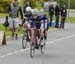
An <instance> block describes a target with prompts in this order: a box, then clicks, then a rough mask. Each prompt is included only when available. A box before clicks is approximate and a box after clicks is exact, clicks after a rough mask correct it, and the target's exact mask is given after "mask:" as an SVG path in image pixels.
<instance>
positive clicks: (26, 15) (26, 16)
mask: <svg viewBox="0 0 75 64" xmlns="http://www.w3.org/2000/svg"><path fill="white" fill-rule="evenodd" d="M31 16H32V9H31V7H26V13H25V14H24V19H23V22H22V25H23V24H24V23H25V21H27V22H28V21H29V18H30V17H31Z"/></svg>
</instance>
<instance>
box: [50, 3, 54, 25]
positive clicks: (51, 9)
mask: <svg viewBox="0 0 75 64" xmlns="http://www.w3.org/2000/svg"><path fill="white" fill-rule="evenodd" d="M53 15H54V7H53V5H52V4H51V5H50V6H49V16H50V26H52V20H53Z"/></svg>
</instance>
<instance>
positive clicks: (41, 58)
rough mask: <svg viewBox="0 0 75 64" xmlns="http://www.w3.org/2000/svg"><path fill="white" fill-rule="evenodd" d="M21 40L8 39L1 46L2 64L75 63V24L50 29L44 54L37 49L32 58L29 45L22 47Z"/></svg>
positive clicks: (0, 62) (0, 59) (0, 60)
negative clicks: (4, 44) (61, 28)
mask: <svg viewBox="0 0 75 64" xmlns="http://www.w3.org/2000/svg"><path fill="white" fill-rule="evenodd" d="M21 40H22V39H21V38H20V39H18V40H8V41H7V45H6V46H0V64H75V24H66V27H65V29H64V30H60V29H58V30H52V31H50V30H49V31H48V40H47V43H46V47H45V52H44V54H41V52H40V50H36V51H35V55H34V58H30V55H29V53H30V51H29V47H27V48H26V49H22V44H21Z"/></svg>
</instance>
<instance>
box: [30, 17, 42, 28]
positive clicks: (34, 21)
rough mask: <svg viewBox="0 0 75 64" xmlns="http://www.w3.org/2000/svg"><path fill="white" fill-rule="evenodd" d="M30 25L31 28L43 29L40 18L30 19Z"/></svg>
mask: <svg viewBox="0 0 75 64" xmlns="http://www.w3.org/2000/svg"><path fill="white" fill-rule="evenodd" d="M30 25H31V27H33V28H35V29H40V27H41V20H40V17H39V16H38V17H37V18H36V19H35V18H33V16H32V17H31V18H30Z"/></svg>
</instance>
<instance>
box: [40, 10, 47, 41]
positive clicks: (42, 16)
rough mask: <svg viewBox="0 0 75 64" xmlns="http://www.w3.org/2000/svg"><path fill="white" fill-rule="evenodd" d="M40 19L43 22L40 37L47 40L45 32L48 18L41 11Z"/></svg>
mask: <svg viewBox="0 0 75 64" xmlns="http://www.w3.org/2000/svg"><path fill="white" fill-rule="evenodd" d="M40 13H41V15H40V19H41V20H42V21H43V28H42V37H44V39H45V40H46V39H47V30H48V18H47V16H46V14H45V12H44V10H43V9H41V10H40Z"/></svg>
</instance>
